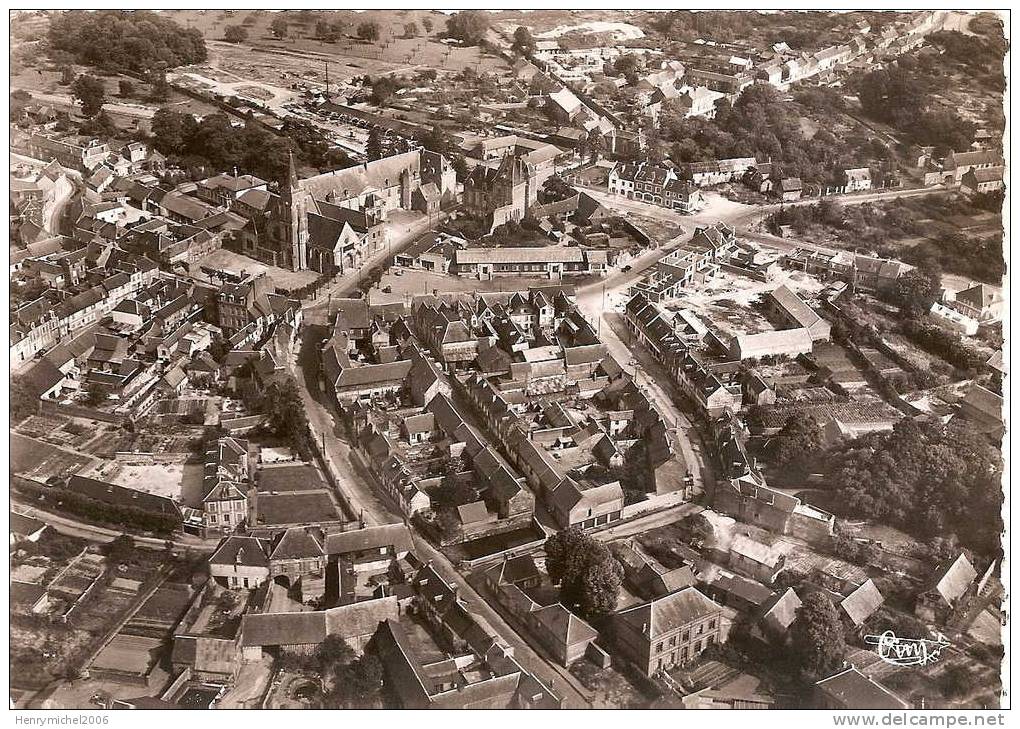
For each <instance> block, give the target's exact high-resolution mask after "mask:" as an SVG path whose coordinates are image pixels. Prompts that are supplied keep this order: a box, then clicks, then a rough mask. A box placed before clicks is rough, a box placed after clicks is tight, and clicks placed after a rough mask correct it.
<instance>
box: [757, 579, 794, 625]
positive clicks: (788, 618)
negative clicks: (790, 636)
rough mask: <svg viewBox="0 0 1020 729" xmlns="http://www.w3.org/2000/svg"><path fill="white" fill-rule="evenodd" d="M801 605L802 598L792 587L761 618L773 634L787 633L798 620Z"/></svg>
mask: <svg viewBox="0 0 1020 729" xmlns="http://www.w3.org/2000/svg"><path fill="white" fill-rule="evenodd" d="M800 605H801V600H800V597H799V596H798V595H797V593H796V592H795V591H794V589H793V588H792V587H788V588H786V592H784V593H783V594H782V595H780V596H779V597H778V598H777V599H776V600H775V602H773V603H772V604H771V605H769V607H768V608H766V609H765V612H764V613H763V614H762V616H761V622H762V624H763V625H764V626H765V627H766V628H767V629H769V630H771V631H773V632H776V633H785V632H786V631H787V630H788V629H789V628H790V626H791V625H793V622H794V621H795V620H796V619H797V610H798V609H799V608H800Z"/></svg>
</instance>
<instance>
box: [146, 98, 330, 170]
mask: <svg viewBox="0 0 1020 729" xmlns="http://www.w3.org/2000/svg"><path fill="white" fill-rule="evenodd" d="M151 131H152V140H151V141H152V145H153V147H155V148H156V149H157V150H159V151H160V152H161V153H163V154H165V155H167V156H168V157H171V158H173V160H174V161H175V162H177V163H178V164H180V165H181V166H182V167H185V168H198V169H201V170H202V171H203V172H208V171H209V169H210V168H211V169H212V170H214V171H223V170H229V169H232V168H234V167H236V168H237V169H238V170H239V171H241V172H243V173H245V174H253V175H257V176H259V177H261V178H263V179H266V180H277V181H278V180H282V179H283V178H284V176H285V175H286V174H287V170H288V154H289V153H290V152H294V154H295V155H296V157H297V158H298V160H299V161H300V162H302V163H304V164H307V165H310V166H312V167H315V168H316V169H319V170H325V169H334V168H336V167H342V166H344V165H345V164H348V163H349V162H350V158H349V157H348V156H347V154H346V153H344V152H343V151H342V150H339V149H335V148H332V147H330V145H329V143H328V141H327V140H326V139H325V138H324V137H323V135H322V133H321V132H320V131H319V130H318V129H316V128H315V127H313V126H312V125H311V124H310V123H308V122H307V121H304V120H302V119H296V118H293V117H290V118H288V119H287V120H286V121H284V125H283V129H282V132H283V135H282V136H281V135H279V134H275V133H273V132H271V131H269V130H268V129H266V128H265V127H263V126H262V125H260V124H258V123H257V122H249V123H247V124H245V125H244V126H243V127H240V128H235V127H234V126H232V124H231V123H230V118H229V117H228V116H227V115H226V114H209V115H208V116H206V117H204V118H203V119H202V121H201V122H198V121H196V120H195V118H194V117H193V116H192V115H191V114H187V113H183V112H179V111H175V110H173V109H167V108H162V109H158V110H157V111H156V113H155V114H154V115H153V117H152V122H151Z"/></svg>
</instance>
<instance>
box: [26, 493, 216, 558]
mask: <svg viewBox="0 0 1020 729" xmlns="http://www.w3.org/2000/svg"><path fill="white" fill-rule="evenodd" d="M11 508H12V509H13V510H14V511H17V512H18V513H20V514H26V515H28V516H32V517H35V518H36V519H38V520H40V521H43V522H46V523H47V524H49V525H50V527H52V528H53V529H55V530H57V531H58V532H60V533H61V534H66V535H68V536H72V537H79V538H80V539H88V540H89V541H92V542H112V541H113V540H114V539H115V538H117V537H119V536H120V535H121V534H123V533H124V532H122V531H119V530H117V529H107V528H106V527H101V526H96V525H95V524H86V523H85V522H81V521H77V520H76V519H71V518H69V517H66V516H61V515H59V514H53V513H51V512H49V511H43V510H42V509H40V508H39V507H37V506H35V505H34V504H32V503H30V502H28V501H26V500H24V499H22V498H19V497H16V496H14V495H13V494H12V495H11ZM131 538H132V539H134V540H135V544H137V545H143V546H147V547H151V548H154V549H164V548H165V547H166V542H167V540H166V539H160V538H159V537H142V536H137V535H134V534H132V535H131ZM171 541H173V543H174V547H175V548H177V549H186V550H188V551H191V552H212V551H213V550H215V549H216V545H217V544H218V543H219V540H218V539H202V538H201V537H196V536H194V535H191V534H179V535H177V536H175V537H174V538H173V539H172V540H171Z"/></svg>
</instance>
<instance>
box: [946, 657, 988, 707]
mask: <svg viewBox="0 0 1020 729" xmlns="http://www.w3.org/2000/svg"><path fill="white" fill-rule="evenodd" d="M978 685H979V684H978V681H977V678H976V677H975V675H974V673H973V671H972V670H971V669H970V668H968V667H967V666H965V665H963V664H960V663H957V664H956V665H953V666H950V667H949V668H947V669H946V671H945V673H943V674H942V676H941V678H940V679H939V687H940V688H941V689H942V695H943V696H945V697H946V698H947V699H952V700H954V701H955V700H959V699H963V698H966V697H967V696H969V695H970V694H971V693H973V691H974V689H975V688H977V687H978Z"/></svg>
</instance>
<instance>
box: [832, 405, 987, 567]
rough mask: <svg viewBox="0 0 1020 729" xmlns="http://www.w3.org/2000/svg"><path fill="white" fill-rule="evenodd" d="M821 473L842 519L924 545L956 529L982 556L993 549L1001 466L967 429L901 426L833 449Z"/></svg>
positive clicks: (952, 425) (982, 441)
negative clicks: (886, 528) (858, 519)
mask: <svg viewBox="0 0 1020 729" xmlns="http://www.w3.org/2000/svg"><path fill="white" fill-rule="evenodd" d="M826 471H827V475H828V482H829V484H830V486H831V487H832V488H833V489H835V490H836V492H837V494H838V502H839V503H840V504H841V505H842V506H843V508H844V509H845V510H846V512H847V513H849V514H852V515H858V516H862V517H866V518H869V519H873V520H876V521H880V522H885V523H888V524H891V525H893V526H895V527H898V528H900V529H903V530H904V531H906V532H909V533H911V534H914V535H916V536H919V537H921V538H923V539H926V538H930V537H932V536H936V535H946V534H947V533H948V532H949V531H950V530H951V529H955V530H956V532H957V535H958V536H959V538H960V541H961V543H963V544H966V545H968V546H970V547H972V548H973V549H974V550H975V551H979V552H982V553H984V554H992V553H993V552H994V551H995V550H996V549H998V547H999V535H1000V534H1001V532H1002V517H1001V506H1002V485H1001V478H1002V459H1001V457H1000V455H999V453H998V451H997V450H996V448H995V446H994V445H993V444H992V443H991V441H990V440H989V439H988V438H986V437H985V436H984V435H983V434H982V433H980V432H978V431H977V430H975V429H974V428H973V426H971V425H969V424H966V423H961V422H956V421H954V422H952V423H950V424H949V425H942V424H941V423H927V422H920V421H917V420H911V419H904V420H901V421H899V422H898V423H897V424H896V425H895V427H894V428H893V430H892V431H891V432H879V433H870V434H868V435H865V436H862V437H860V438H857V439H855V440H852V441H849V442H847V443H845V444H843V445H842V446H839V447H837V448H836V449H835V450H834V451H833V452H832V453H831V455H830V457H829V458H828V459H827V467H826Z"/></svg>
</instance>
